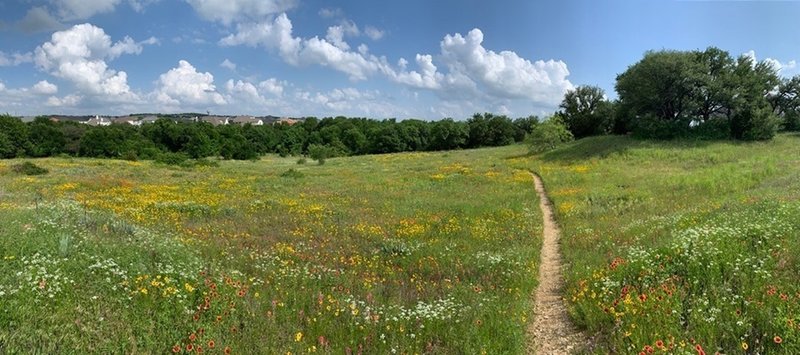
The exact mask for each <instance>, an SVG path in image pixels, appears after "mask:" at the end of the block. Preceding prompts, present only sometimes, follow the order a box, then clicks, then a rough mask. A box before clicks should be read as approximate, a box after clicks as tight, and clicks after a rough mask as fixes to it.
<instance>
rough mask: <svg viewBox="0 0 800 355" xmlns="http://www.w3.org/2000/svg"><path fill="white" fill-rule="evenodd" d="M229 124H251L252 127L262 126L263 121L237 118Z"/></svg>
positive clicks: (252, 118)
mask: <svg viewBox="0 0 800 355" xmlns="http://www.w3.org/2000/svg"><path fill="white" fill-rule="evenodd" d="M231 123H236V124H240V125H242V126H244V125H246V124H251V125H253V126H262V125H264V121H263V120H261V119H260V118H255V117H253V116H237V117H235V118H234V119H233V121H231Z"/></svg>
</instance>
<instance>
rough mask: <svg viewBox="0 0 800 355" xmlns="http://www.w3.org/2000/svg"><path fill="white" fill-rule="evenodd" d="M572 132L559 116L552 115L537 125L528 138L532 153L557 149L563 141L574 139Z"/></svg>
mask: <svg viewBox="0 0 800 355" xmlns="http://www.w3.org/2000/svg"><path fill="white" fill-rule="evenodd" d="M572 139H573V137H572V133H570V132H569V130H567V127H566V126H564V123H563V122H562V121H561V120H560V119H559V118H558V117H557V116H554V117H551V118H550V119H549V120H547V121H545V122H544V123H541V124H538V125H536V127H534V128H533V131H531V133H530V134H529V135H528V138H527V139H526V141H527V143H528V146H529V149H530V152H531V153H542V152H546V151H548V150H552V149H555V148H556V147H557V146H559V145H560V144H562V143H566V142H570V141H572Z"/></svg>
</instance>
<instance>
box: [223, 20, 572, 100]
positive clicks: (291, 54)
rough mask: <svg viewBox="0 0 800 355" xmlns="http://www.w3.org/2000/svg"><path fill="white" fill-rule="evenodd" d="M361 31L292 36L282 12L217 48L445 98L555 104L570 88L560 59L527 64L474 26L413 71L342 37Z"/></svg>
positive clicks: (344, 26) (350, 28) (347, 26)
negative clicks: (254, 52) (378, 79)
mask: <svg viewBox="0 0 800 355" xmlns="http://www.w3.org/2000/svg"><path fill="white" fill-rule="evenodd" d="M369 28H370V27H369V26H368V27H365V30H364V33H365V34H366V35H367V36H369V37H372V38H380V37H381V36H383V32H380V31H379V32H380V34H378V33H372V34H369V32H374V31H368V29H369ZM372 29H373V30H376V31H378V30H377V29H374V28H372ZM360 33H361V32H360V31H359V30H358V27H357V26H356V25H355V24H354V23H352V22H350V21H343V22H341V23H340V24H339V25H336V26H331V27H329V28H328V31H327V33H326V36H325V37H324V38H320V37H318V36H315V37H311V38H307V39H304V38H301V37H295V36H294V35H293V33H292V22H291V20H289V18H288V16H286V14H285V13H284V14H281V15H279V16H277V17H276V18H274V19H273V20H269V21H265V22H261V23H248V24H240V25H238V26H237V32H236V33H234V34H231V35H229V36H227V37H225V38H223V39H222V40H220V44H221V45H223V46H235V45H248V46H252V47H257V46H261V47H264V48H267V49H270V50H277V51H278V53H279V54H280V56H281V57H282V58H283V59H284V61H285V62H287V63H289V64H291V65H320V66H325V67H330V68H332V69H334V70H337V71H340V72H342V73H345V74H347V75H348V76H349V78H350V79H351V80H366V79H368V78H369V77H371V76H373V75H375V74H383V75H385V76H386V77H387V78H388V79H389V80H392V81H394V82H396V83H399V84H403V85H405V86H408V87H410V88H414V89H426V90H433V91H435V92H437V94H439V96H441V97H443V98H448V99H455V98H458V99H462V100H463V99H470V98H488V99H493V100H528V101H531V102H532V103H533V104H535V105H538V106H555V105H557V104H558V103H559V102H560V101H561V99H562V98H563V95H564V93H565V92H566V91H568V90H570V89H572V88H573V85H572V83H571V82H570V81H569V80H568V79H567V77H568V76H569V70H568V69H567V64H566V63H564V62H563V61H557V60H552V59H551V60H547V61H544V60H536V61H532V60H529V59H526V58H523V57H521V56H519V55H518V54H517V53H515V52H513V51H500V52H495V51H493V50H489V49H486V48H485V47H484V46H483V32H482V31H481V30H480V29H477V28H476V29H473V30H472V31H470V32H469V33H467V34H466V35H461V34H459V33H456V34H453V35H446V36H445V37H444V39H443V40H442V41H441V42H440V53H439V54H438V55H436V56H433V55H431V54H417V56H416V58H415V59H416V66H417V69H416V70H413V71H409V70H408V69H407V67H408V61H406V60H405V59H403V58H401V59H400V60H399V61H398V63H397V66H396V67H394V66H392V65H390V64H389V63H388V61H387V60H386V58H384V57H376V56H375V55H372V54H370V53H369V49H368V47H367V46H366V45H364V44H361V45H359V46H358V47H357V50H352V49H351V46H350V45H349V44H348V43H347V41H346V37H347V36H348V35H349V36H358V35H360ZM434 58H440V59H439V61H440V63H439V65H437V64H436V63H434ZM440 67H442V68H444V69H446V70H442V69H440Z"/></svg>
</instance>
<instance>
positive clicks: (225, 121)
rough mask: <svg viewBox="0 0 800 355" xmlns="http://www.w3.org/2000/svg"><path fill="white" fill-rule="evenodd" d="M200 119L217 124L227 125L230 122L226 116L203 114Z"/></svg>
mask: <svg viewBox="0 0 800 355" xmlns="http://www.w3.org/2000/svg"><path fill="white" fill-rule="evenodd" d="M200 120H201V121H203V122H208V123H210V124H212V125H215V126H219V125H225V124H228V123H230V120H229V118H228V117H225V116H203V117H201V118H200Z"/></svg>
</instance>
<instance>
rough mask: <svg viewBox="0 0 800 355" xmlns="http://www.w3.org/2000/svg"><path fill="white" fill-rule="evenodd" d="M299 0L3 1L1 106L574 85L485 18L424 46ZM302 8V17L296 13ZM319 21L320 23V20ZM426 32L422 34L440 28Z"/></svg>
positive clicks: (498, 106) (249, 101)
mask: <svg viewBox="0 0 800 355" xmlns="http://www.w3.org/2000/svg"><path fill="white" fill-rule="evenodd" d="M301 1H302V0H183V1H180V2H167V1H160V0H47V1H33V4H31V2H29V1H22V0H20V1H18V2H17V3H16V4H13V3H12V4H6V5H0V7H3V6H5V7H11V9H12V10H14V11H10V12H9V13H14V14H17V16H18V17H17V18H16V19H3V20H2V21H3V22H2V23H0V28H1V29H0V38H8V37H10V36H15V38H23V40H17V41H14V43H13V45H9V46H8V47H7V48H3V47H4V45H0V111H4V112H9V113H16V114H20V115H35V114H44V113H67V114H96V113H97V114H127V113H135V112H164V113H170V112H191V111H194V112H206V111H210V112H215V113H222V114H255V115H267V114H273V115H289V116H301V115H308V116H311V115H314V116H332V115H349V116H368V117H376V118H386V117H398V118H409V117H418V118H431V119H437V118H442V117H456V118H464V117H467V116H469V115H471V114H472V113H474V112H483V111H487V112H496V113H501V114H508V115H512V116H527V115H530V114H539V115H541V114H543V113H546V112H548V111H552V110H554V109H556V108H557V105H558V103H559V102H560V101H561V99H562V97H563V94H564V93H565V92H566V91H568V90H570V89H572V88H574V86H575V84H573V82H572V81H571V80H570V70H569V69H568V66H567V63H566V62H565V61H564V60H561V59H553V58H542V59H536V58H530V57H531V54H530V53H528V54H527V57H526V55H525V54H520V53H518V52H517V51H514V50H508V49H495V48H492V46H489V45H487V43H486V42H487V40H489V39H492V36H494V33H493V32H488V31H485V30H484V29H481V28H480V27H478V26H475V27H472V28H471V29H469V30H467V31H464V32H463V33H462V32H457V31H454V32H452V33H451V32H445V33H439V34H438V36H439V38H440V39H439V40H438V48H436V47H435V43H436V42H437V41H436V40H431V38H430V37H427V38H420V37H419V36H415V37H412V39H413V41H414V42H422V43H423V45H420V47H421V48H425V49H427V50H419V51H416V50H414V49H409V48H407V47H408V44H409V43H408V40H407V39H404V38H402V36H401V35H399V33H400V32H401V31H403V28H400V29H397V28H382V27H381V26H379V25H376V24H374V23H373V24H361V23H357V22H356V21H355V20H353V19H351V18H349V17H348V12H346V11H344V10H342V9H341V8H338V7H326V6H319V8H318V9H310V10H308V9H307V10H305V12H302V11H300V8H303V7H305V8H308V7H313V6H314V3H311V2H309V3H305V2H301ZM181 9H183V10H190V11H191V12H192V13H190V14H187V15H186V16H189V17H190V20H188V21H185V22H181V23H177V24H176V23H175V22H174V20H171V21H166V22H163V21H164V20H169V19H170V16H171V15H169V13H170V11H179V10H181ZM0 10H2V9H0ZM309 12H310V13H313V15H315V16H313V17H311V16H309V15H308V13H309ZM295 13H298V16H297V17H298V18H300V19H302V20H293V17H294V14H295ZM370 15H371V16H373V17H375V18H379V17H380V16H381V14H370ZM120 16H123V17H127V18H135V19H138V21H133V22H131V21H124V20H120ZM109 17H110V18H111V19H109ZM95 20H98V21H95ZM319 23H326V25H324V26H325V27H324V28H322V29H320V28H319ZM408 25H409V26H419V25H415V24H414V23H413V22H409V23H408ZM209 28H211V29H212V30H207V29H209ZM143 29H144V30H143ZM431 32H432V31H427V32H426V34H430V35H431V36H433V35H435V34H431ZM497 32H498V34H497V36H502V35H503V34H502V32H501V31H497ZM148 33H149V35H148ZM533 35H537V34H533ZM37 39H38V41H37ZM425 42H428V43H425ZM4 43H5V42H4ZM493 43H494V42H493ZM371 47H375V48H379V49H377V50H373V48H371ZM535 50H536V48H524V51H523V52H526V53H527V52H535ZM150 52H152V53H153V55H148V54H149V53H150ZM747 55H752V56H755V52H752V51H750V52H748V53H747ZM407 56H408V57H410V58H411V61H409V60H408V59H406V57H407ZM214 58H221V59H219V60H216V61H213V60H214ZM768 60H770V61H773V62H774V63H775V65H777V66H778V67H780V68H782V70H786V71H791V70H794V69H795V67H796V65H795V62H794V61H793V60H792V61H788V62H785V63H782V62H780V61H778V60H775V59H768ZM412 61H413V62H412ZM629 64H630V63H629ZM158 68H161V69H160V70H159V69H158ZM31 78H34V80H31ZM26 81H27V83H26Z"/></svg>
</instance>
